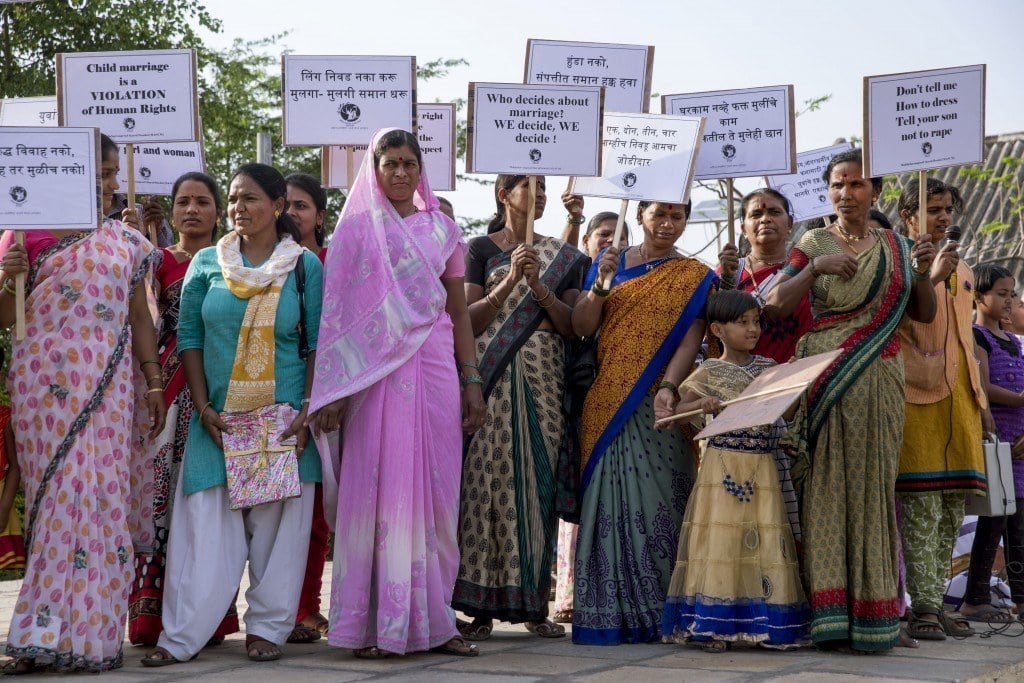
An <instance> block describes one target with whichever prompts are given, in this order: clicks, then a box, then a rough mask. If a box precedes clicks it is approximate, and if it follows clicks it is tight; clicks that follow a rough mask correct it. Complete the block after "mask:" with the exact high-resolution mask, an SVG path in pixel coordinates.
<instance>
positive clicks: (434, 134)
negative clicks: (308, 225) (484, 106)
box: [321, 103, 455, 192]
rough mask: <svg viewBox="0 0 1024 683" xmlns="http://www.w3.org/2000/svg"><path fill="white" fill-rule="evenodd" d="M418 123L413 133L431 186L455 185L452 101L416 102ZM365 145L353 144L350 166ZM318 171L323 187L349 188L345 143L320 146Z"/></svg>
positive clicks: (357, 162) (449, 187) (447, 189)
mask: <svg viewBox="0 0 1024 683" xmlns="http://www.w3.org/2000/svg"><path fill="white" fill-rule="evenodd" d="M416 112H417V118H418V120H419V124H418V126H417V128H416V137H417V138H418V139H419V143H420V152H421V153H422V154H423V167H424V168H425V169H426V171H427V177H428V178H429V179H430V189H432V190H434V191H435V192H450V191H452V190H454V189H455V105H454V104H447V103H441V104H438V103H431V104H422V103H421V104H417V105H416ZM367 147H368V146H367V145H355V146H353V150H354V155H353V160H352V169H353V170H354V171H356V172H358V171H359V167H360V166H361V165H362V163H363V157H364V156H366V150H367ZM321 175H322V177H323V179H324V187H329V188H335V189H343V190H347V189H348V188H349V178H348V160H347V158H346V153H345V147H342V146H325V147H324V148H323V156H322V168H321Z"/></svg>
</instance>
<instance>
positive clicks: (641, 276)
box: [572, 202, 717, 645]
mask: <svg viewBox="0 0 1024 683" xmlns="http://www.w3.org/2000/svg"><path fill="white" fill-rule="evenodd" d="M690 208H691V207H690V204H689V203H687V204H685V205H684V204H664V203H659V202H640V204H639V205H638V207H637V222H638V223H639V224H640V225H641V226H642V228H643V236H644V239H643V242H642V243H641V244H640V245H639V246H636V247H630V248H629V249H627V250H625V251H624V252H622V253H620V252H619V250H618V249H617V248H615V247H609V248H608V249H607V250H606V251H605V252H604V253H603V254H602V256H601V258H600V259H599V260H598V261H597V262H596V263H594V265H593V266H592V267H591V269H590V272H589V273H588V275H587V278H586V280H585V282H584V287H585V290H586V293H585V294H584V295H583V296H581V297H580V298H579V301H578V302H577V304H576V306H575V308H574V310H573V329H574V330H575V332H576V333H577V334H580V335H585V336H590V335H593V334H594V333H595V332H597V331H598V330H599V329H600V335H599V336H598V341H597V363H598V371H597V378H596V379H595V380H594V383H593V385H592V386H591V388H590V391H589V392H588V393H587V397H586V401H585V402H584V406H583V425H582V433H581V437H580V453H581V454H582V483H581V491H582V502H581V510H580V528H579V535H578V543H577V546H576V576H575V579H576V590H575V596H574V605H573V613H572V619H573V621H572V623H573V629H572V637H573V642H574V643H583V644H591V645H616V644H619V643H640V642H654V641H657V640H660V639H661V635H662V633H661V624H662V610H663V607H664V604H665V597H666V594H667V592H668V586H669V579H670V577H671V575H672V568H673V566H674V563H675V554H676V545H677V541H678V539H679V528H680V523H681V522H682V518H683V512H684V510H685V508H686V501H687V498H688V497H689V494H690V489H691V488H692V486H693V480H694V476H695V474H696V462H695V459H694V455H693V452H692V449H691V447H690V444H689V442H688V441H687V440H686V439H685V438H684V436H683V433H682V431H680V430H679V429H675V428H670V429H666V430H657V429H655V428H654V421H655V419H657V418H662V417H668V416H669V415H671V414H672V413H673V409H674V407H675V404H676V402H677V401H678V393H677V389H678V386H679V383H680V382H682V380H683V379H685V377H686V376H687V375H688V374H689V372H690V370H691V369H692V367H693V362H694V359H695V358H696V356H697V351H698V350H699V348H700V344H701V340H702V339H703V338H704V330H705V323H704V306H705V303H706V301H707V298H708V294H709V292H710V291H711V288H712V286H713V284H714V283H715V281H716V280H717V276H716V275H715V274H714V273H713V272H712V271H711V270H710V269H709V268H708V267H707V266H705V265H704V264H703V263H701V262H700V261H697V260H695V259H689V258H684V257H682V256H681V255H680V254H679V253H678V252H677V251H676V250H675V246H674V245H675V243H676V240H678V239H679V237H680V236H681V235H682V233H683V230H684V229H685V227H686V221H687V219H688V218H689V214H690ZM612 276H614V278H613V279H612V286H611V288H610V289H607V288H606V286H607V285H606V283H607V280H608V278H610V277H612Z"/></svg>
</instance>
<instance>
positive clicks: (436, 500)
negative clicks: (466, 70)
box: [312, 129, 484, 659]
mask: <svg viewBox="0 0 1024 683" xmlns="http://www.w3.org/2000/svg"><path fill="white" fill-rule="evenodd" d="M335 234H336V235H338V237H337V238H336V239H335V241H334V242H333V244H332V245H331V248H330V250H329V251H328V254H327V271H328V272H329V273H330V278H329V279H328V282H327V293H328V297H327V301H328V302H330V305H329V306H328V307H327V308H325V309H324V314H323V322H322V329H323V332H322V335H321V347H320V349H321V350H320V354H319V356H318V360H317V368H316V381H315V383H314V388H313V399H312V409H313V410H314V411H316V412H315V415H314V418H315V425H316V430H317V431H318V433H319V434H318V439H319V440H320V443H322V444H324V446H323V448H324V459H323V462H324V475H325V478H324V497H325V499H326V500H327V504H328V508H327V517H328V519H329V520H330V519H333V518H334V517H335V513H336V517H337V523H336V525H335V531H336V533H335V539H336V541H335V562H334V579H333V582H332V585H331V627H330V630H329V632H328V636H327V639H328V642H329V643H330V644H331V645H334V646H337V647H348V648H353V649H354V650H355V655H356V656H357V657H361V658H366V659H380V658H384V657H392V656H395V655H399V654H405V653H407V652H415V651H422V650H428V649H435V650H437V651H440V652H443V653H445V654H452V655H458V656H473V655H476V654H478V652H477V649H476V647H475V646H473V645H470V644H468V643H466V642H465V641H464V640H463V638H462V637H461V636H460V635H459V632H458V630H457V629H456V626H455V614H454V612H453V611H452V609H451V596H452V586H453V585H454V583H455V576H456V572H457V569H458V562H459V560H458V552H459V546H458V539H457V538H456V535H457V526H456V524H457V520H458V495H459V494H458V492H459V476H460V473H461V466H462V458H461V453H462V437H463V433H472V432H473V431H475V430H476V429H477V428H479V427H480V425H481V424H483V421H484V403H483V398H482V396H481V393H480V381H481V379H480V375H479V372H478V371H477V369H476V362H475V356H474V354H473V332H472V327H471V323H470V320H469V314H468V312H467V310H466V304H465V299H464V294H463V284H462V274H463V270H464V268H465V265H464V254H465V247H464V245H463V242H462V231H461V230H460V229H459V228H458V226H457V225H455V223H454V222H453V221H452V220H451V219H450V218H448V217H447V216H446V215H444V214H443V213H442V212H441V210H440V209H439V208H438V200H437V198H436V197H435V195H434V193H433V192H432V191H431V189H430V183H429V182H428V181H427V174H426V171H425V170H424V169H423V154H422V152H421V151H420V146H419V143H418V142H417V140H416V136H414V135H413V134H412V133H409V132H407V131H403V130H397V129H389V130H383V131H379V132H378V133H377V134H375V135H374V137H373V140H372V143H371V147H370V152H368V153H367V154H366V156H365V158H364V160H363V164H362V167H361V168H360V170H359V175H358V176H357V177H356V179H355V182H354V183H353V185H352V189H351V191H350V192H349V195H348V200H347V201H346V202H345V206H344V208H343V209H342V214H341V218H340V219H339V220H338V228H337V231H336V233H335ZM460 384H461V390H460ZM339 429H340V430H341V433H340V435H339V439H340V441H341V451H340V452H339V451H338V449H337V448H331V447H329V446H330V444H329V442H328V438H327V437H328V434H330V433H332V432H336V431H338V430H339Z"/></svg>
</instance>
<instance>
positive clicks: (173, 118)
mask: <svg viewBox="0 0 1024 683" xmlns="http://www.w3.org/2000/svg"><path fill="white" fill-rule="evenodd" d="M196 93H197V85H196V53H195V50H137V51H130V52H129V51H126V52H72V53H62V54H58V55H57V117H58V120H59V121H60V125H61V126H94V127H96V128H99V129H100V130H101V131H102V132H103V133H105V134H106V135H107V136H108V137H110V139H111V140H113V141H114V142H122V143H140V142H194V141H195V140H198V139H199V100H198V98H197V94H196Z"/></svg>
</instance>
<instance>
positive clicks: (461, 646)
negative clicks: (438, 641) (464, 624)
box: [430, 636, 480, 657]
mask: <svg viewBox="0 0 1024 683" xmlns="http://www.w3.org/2000/svg"><path fill="white" fill-rule="evenodd" d="M430 651H431V652H437V653H439V654H442V655H455V656H456V657H476V656H477V655H479V654H480V650H479V648H477V646H476V645H473V644H472V643H469V642H466V639H465V638H463V637H462V636H455V637H454V638H452V639H451V640H449V641H448V642H447V643H445V644H444V645H438V646H437V647H435V648H431V650H430Z"/></svg>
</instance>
